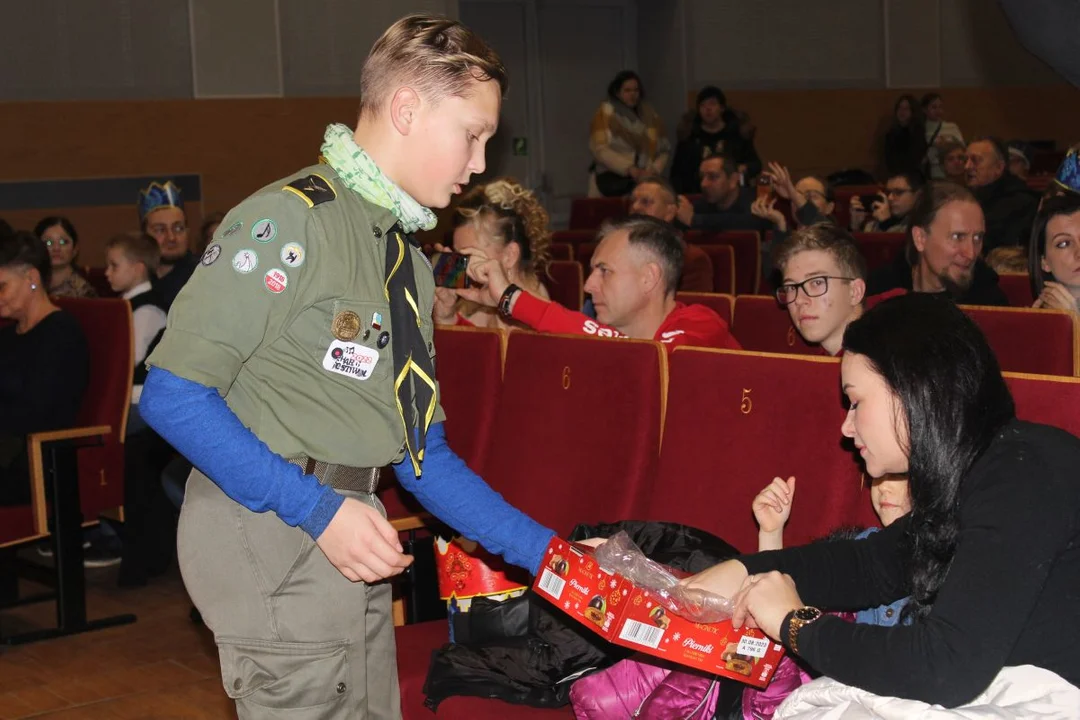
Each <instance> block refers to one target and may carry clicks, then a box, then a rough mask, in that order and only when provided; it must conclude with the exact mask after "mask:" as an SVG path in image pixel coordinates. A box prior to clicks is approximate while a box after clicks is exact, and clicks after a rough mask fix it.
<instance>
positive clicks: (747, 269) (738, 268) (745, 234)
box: [697, 230, 761, 295]
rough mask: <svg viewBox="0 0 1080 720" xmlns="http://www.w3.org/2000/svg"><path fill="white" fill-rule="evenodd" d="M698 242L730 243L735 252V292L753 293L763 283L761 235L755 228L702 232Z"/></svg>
mask: <svg viewBox="0 0 1080 720" xmlns="http://www.w3.org/2000/svg"><path fill="white" fill-rule="evenodd" d="M697 242H698V244H700V245H702V246H704V245H730V246H731V248H732V250H733V251H734V253H735V293H736V294H737V295H743V294H747V295H750V294H753V293H756V292H757V291H758V286H759V285H760V284H761V237H760V236H759V235H758V233H757V232H755V231H753V230H731V231H728V232H719V233H702V234H701V235H700V236H699V237H698V239H697Z"/></svg>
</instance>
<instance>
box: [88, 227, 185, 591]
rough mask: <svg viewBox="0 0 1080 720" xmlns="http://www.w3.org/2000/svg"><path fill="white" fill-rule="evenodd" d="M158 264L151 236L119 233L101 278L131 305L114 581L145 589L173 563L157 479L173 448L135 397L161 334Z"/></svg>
mask: <svg viewBox="0 0 1080 720" xmlns="http://www.w3.org/2000/svg"><path fill="white" fill-rule="evenodd" d="M160 261H161V249H160V248H159V247H158V243H157V242H156V241H155V240H154V238H153V237H151V236H149V235H144V234H139V233H131V234H124V235H117V236H115V237H113V238H112V239H111V240H109V243H108V245H107V246H106V255H105V262H106V266H105V277H106V278H107V279H108V281H109V285H110V286H111V287H112V289H113V291H114V292H116V293H119V294H120V296H121V297H123V298H124V299H125V300H127V301H128V302H129V303H131V324H132V330H133V340H134V342H133V343H132V347H133V350H134V355H135V357H134V360H135V376H134V378H133V384H132V388H131V410H130V412H129V413H128V424H127V433H126V438H125V441H124V510H125V513H124V533H123V542H124V550H123V561H122V563H121V565H120V575H119V577H118V584H119V585H120V586H121V587H137V586H141V585H145V584H146V582H147V579H148V578H149V577H150V576H152V575H158V574H160V573H162V572H164V571H165V570H167V569H168V567H169V564H170V562H171V560H172V551H173V550H172V545H173V540H172V538H173V537H174V533H175V524H174V523H173V520H172V517H173V513H172V510H171V508H170V506H169V505H168V502H167V500H166V498H165V495H164V492H163V490H162V487H161V481H160V478H161V472H162V470H164V468H165V465H166V463H167V462H168V460H169V457H170V455H171V454H172V449H171V448H170V447H169V446H168V444H167V443H165V441H164V440H162V439H161V437H160V436H159V435H158V434H157V433H156V432H154V431H153V430H151V429H150V427H149V426H148V425H147V424H146V423H145V422H144V421H143V419H142V416H141V415H140V414H139V398H140V397H141V396H142V389H143V382H144V381H145V380H146V364H145V362H144V361H145V360H146V357H147V356H148V355H149V354H150V353H151V352H152V351H153V349H154V347H155V346H156V345H157V343H158V341H159V340H160V339H161V335H162V333H163V332H164V331H165V319H166V314H165V301H164V300H163V299H162V297H161V294H160V293H159V292H158V289H157V288H156V287H154V286H153V285H151V278H153V277H155V275H156V273H157V270H158V266H159V264H160Z"/></svg>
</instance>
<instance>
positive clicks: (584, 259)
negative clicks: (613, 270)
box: [574, 240, 600, 278]
mask: <svg viewBox="0 0 1080 720" xmlns="http://www.w3.org/2000/svg"><path fill="white" fill-rule="evenodd" d="M599 244H600V243H598V242H593V241H591V240H590V241H589V242H583V243H578V244H577V245H575V246H574V259H575V260H577V261H578V262H579V263H581V271H582V273H583V274H584V276H585V278H588V277H589V273H590V272H592V264H591V262H592V256H593V253H594V252H596V246H597V245H599Z"/></svg>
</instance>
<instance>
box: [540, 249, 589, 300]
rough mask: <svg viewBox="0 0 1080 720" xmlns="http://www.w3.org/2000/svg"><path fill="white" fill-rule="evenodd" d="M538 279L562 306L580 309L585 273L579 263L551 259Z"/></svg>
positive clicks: (583, 296) (583, 293) (552, 297)
mask: <svg viewBox="0 0 1080 720" xmlns="http://www.w3.org/2000/svg"><path fill="white" fill-rule="evenodd" d="M540 280H541V281H542V282H543V283H544V287H546V288H547V291H548V294H550V295H551V299H552V300H553V301H555V302H557V303H559V304H560V305H562V306H563V307H568V308H570V309H571V310H580V309H581V306H582V305H583V304H584V303H585V274H584V273H583V272H582V269H581V264H580V263H578V262H576V261H573V260H553V261H552V262H551V264H550V265H548V271H547V274H546V275H541V276H540Z"/></svg>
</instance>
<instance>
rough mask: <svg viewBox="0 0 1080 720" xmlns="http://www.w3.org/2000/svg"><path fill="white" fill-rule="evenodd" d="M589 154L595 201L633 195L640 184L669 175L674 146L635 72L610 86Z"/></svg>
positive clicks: (596, 119) (591, 133)
mask: <svg viewBox="0 0 1080 720" xmlns="http://www.w3.org/2000/svg"><path fill="white" fill-rule="evenodd" d="M589 150H590V152H592V156H593V165H592V168H591V169H590V170H591V174H590V176H589V195H590V196H591V197H599V196H607V197H618V196H622V195H629V194H630V191H631V190H633V189H634V183H635V182H636V181H637V179H638V178H640V177H643V176H645V175H663V174H664V168H665V167H667V162H668V156H669V155H670V154H671V145H670V143H669V142H668V139H667V135H665V134H664V124H663V122H662V121H661V120H660V116H659V115H658V114H657V113H656V111H655V110H653V108H652V106H651V105H649V104H648V103H647V102H645V88H644V86H642V84H641V78H639V77H638V75H637V73H635V72H634V71H632V70H623V71H622V72H621V73H619V74H618V75H616V76H615V79H613V80H612V81H611V84H609V85H608V89H607V99H606V100H604V102H602V103H600V107H599V109H597V111H596V114H595V115H593V119H592V124H591V125H590V127H589Z"/></svg>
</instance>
